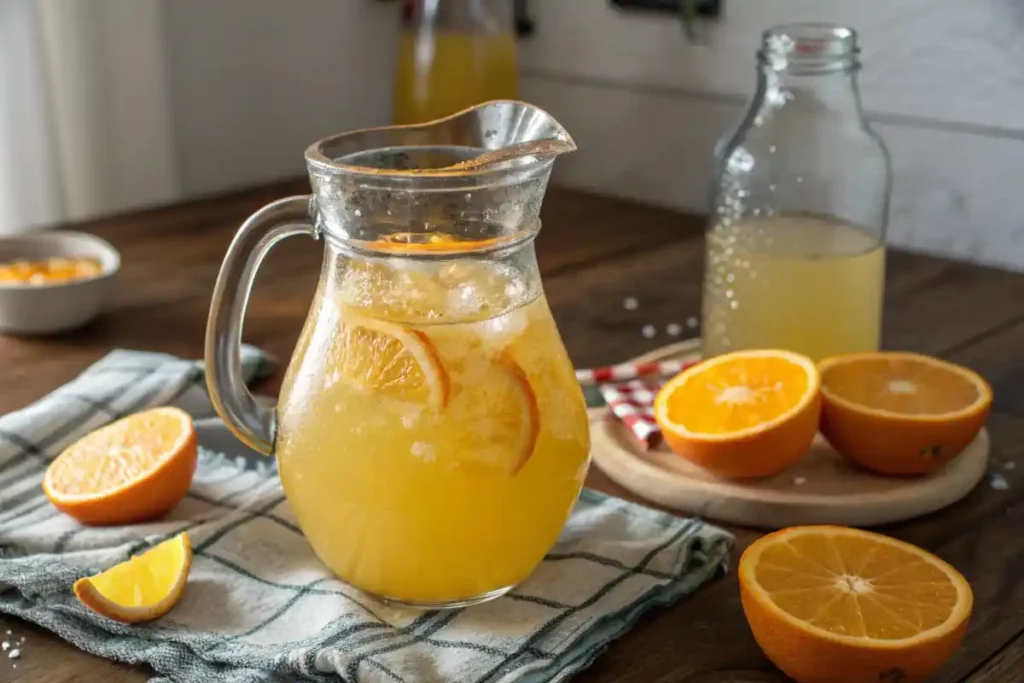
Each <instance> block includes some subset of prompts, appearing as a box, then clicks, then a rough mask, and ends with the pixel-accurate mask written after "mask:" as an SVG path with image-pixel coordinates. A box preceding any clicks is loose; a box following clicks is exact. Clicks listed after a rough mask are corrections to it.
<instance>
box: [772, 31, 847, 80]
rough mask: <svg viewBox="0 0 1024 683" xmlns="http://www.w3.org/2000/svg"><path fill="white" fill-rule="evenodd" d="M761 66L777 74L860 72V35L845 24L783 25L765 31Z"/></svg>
mask: <svg viewBox="0 0 1024 683" xmlns="http://www.w3.org/2000/svg"><path fill="white" fill-rule="evenodd" d="M757 56H758V62H759V63H760V64H761V65H762V66H764V67H767V68H769V69H772V70H774V71H786V72H789V73H801V74H814V73H833V72H837V71H853V70H856V69H859V68H860V57H859V56H860V47H859V46H858V44H857V32H856V31H855V30H854V29H852V28H850V27H848V26H843V25H841V24H832V23H827V22H806V23H792V24H780V25H778V26H773V27H771V28H769V29H767V30H765V31H764V33H762V35H761V49H760V50H759V51H758V53H757Z"/></svg>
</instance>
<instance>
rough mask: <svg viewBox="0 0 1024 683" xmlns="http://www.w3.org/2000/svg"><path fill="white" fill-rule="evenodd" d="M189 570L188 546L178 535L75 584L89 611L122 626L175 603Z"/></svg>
mask: <svg viewBox="0 0 1024 683" xmlns="http://www.w3.org/2000/svg"><path fill="white" fill-rule="evenodd" d="M191 568H192V543H191V541H190V540H189V537H188V534H186V533H185V532H182V533H180V534H178V535H177V536H175V537H174V538H171V539H168V540H166V541H164V542H163V543H160V544H158V545H155V546H153V547H152V548H150V549H149V550H147V551H146V552H144V553H142V554H141V555H136V556H134V557H131V558H129V559H128V560H126V561H124V562H122V563H120V564H116V565H114V566H113V567H111V568H110V569H107V570H106V571H103V572H100V573H99V574H95V575H93V576H87V577H85V578H83V579H79V580H78V581H76V582H75V585H74V586H73V590H74V592H75V596H76V597H77V598H78V599H79V600H81V601H82V603H83V604H84V605H85V606H86V607H88V608H89V609H91V610H93V611H94V612H97V613H99V614H102V615H103V616H105V617H108V618H110V619H114V620H115V621H121V622H124V623H129V624H131V623H136V622H140V621H149V620H150V619H156V618H157V617H161V616H163V615H165V614H167V613H168V612H169V611H171V609H172V608H173V607H174V605H176V604H177V602H178V599H179V598H180V597H181V594H182V592H184V590H185V584H186V582H187V581H188V575H189V571H190V570H191Z"/></svg>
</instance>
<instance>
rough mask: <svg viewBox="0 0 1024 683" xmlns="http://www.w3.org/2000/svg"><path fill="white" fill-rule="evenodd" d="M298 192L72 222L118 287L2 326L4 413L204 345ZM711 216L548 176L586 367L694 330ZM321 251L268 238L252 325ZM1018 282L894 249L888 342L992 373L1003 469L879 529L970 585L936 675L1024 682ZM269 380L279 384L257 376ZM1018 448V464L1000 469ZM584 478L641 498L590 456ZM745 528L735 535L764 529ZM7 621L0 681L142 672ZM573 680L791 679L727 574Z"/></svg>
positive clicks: (548, 258) (263, 319) (565, 286)
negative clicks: (99, 245) (555, 185)
mask: <svg viewBox="0 0 1024 683" xmlns="http://www.w3.org/2000/svg"><path fill="white" fill-rule="evenodd" d="M305 191H306V185H305V183H287V184H282V185H277V186H275V187H270V188H263V189H259V190H254V191H249V192H245V193H241V194H236V195H231V196H226V197H220V198H214V199H208V200H202V201H197V202H193V203H190V204H185V205H181V206H175V207H169V208H163V209H157V210H153V211H148V212H144V213H139V214H135V215H129V216H122V217H116V218H111V219H106V220H101V221H96V222H94V223H90V224H86V225H83V226H77V227H80V228H83V229H86V230H89V231H93V232H95V233H96V234H98V235H101V236H102V237H105V238H106V239H108V240H110V241H111V242H112V243H113V244H114V246H116V247H117V248H118V249H119V250H120V251H121V254H122V258H123V266H122V272H121V276H120V281H119V285H118V293H117V299H116V303H115V304H114V306H113V310H111V311H110V312H109V313H108V314H107V315H105V316H104V317H103V318H102V319H100V320H99V321H97V322H96V323H94V324H92V325H90V326H89V327H87V328H85V329H83V330H80V331H78V332H76V333H73V334H70V335H67V336H64V337H61V338H54V339H38V340H29V339H14V338H7V337H0V413H3V412H7V411H10V410H13V409H15V408H19V407H21V406H23V405H25V404H26V403H28V402H30V401H33V400H35V399H37V398H39V397H40V396H42V395H43V394H45V393H46V392H48V391H50V390H52V389H54V388H56V387H57V386H59V385H60V384H62V383H64V382H66V381H68V380H70V379H71V378H72V377H73V376H74V375H75V374H76V373H78V372H79V371H81V370H82V369H83V368H85V367H86V366H87V365H88V364H89V363H91V362H93V361H95V360H96V359H98V358H99V357H100V356H102V355H103V354H105V353H106V352H107V351H109V350H110V349H112V348H114V347H130V348H137V349H147V350H156V351H166V352H170V353H175V354H179V355H182V356H186V357H196V358H198V357H199V356H201V355H202V352H203V328H204V325H205V322H206V312H207V307H208V305H209V300H210V293H211V291H212V289H213V283H214V279H215V278H216V275H217V270H218V266H219V264H220V261H221V257H222V256H223V254H224V252H225V250H226V248H227V245H228V243H229V241H230V240H231V237H232V235H233V233H234V231H235V229H236V228H237V226H238V225H239V224H240V222H241V221H242V220H243V219H244V218H245V217H246V216H247V215H248V214H249V213H251V212H252V211H254V210H255V209H257V208H258V207H260V206H261V205H263V204H264V203H266V202H268V201H270V200H272V199H274V198H277V197H279V196H284V195H286V194H292V193H302V192H305ZM701 224H702V221H701V220H700V219H698V218H695V217H691V216H684V215H680V214H677V213H674V212H671V211H666V210H662V209H656V208H651V207H646V206H641V205H638V204H634V203H631V202H627V201H623V200H615V199H608V198H601V197H595V196H591V195H587V194H583V193H579V192H571V191H564V190H552V191H551V192H550V194H549V197H548V199H547V202H546V204H545V210H544V229H543V231H542V233H541V236H540V238H539V240H538V253H539V258H540V264H541V270H542V272H543V277H544V285H545V289H546V291H547V293H548V298H549V300H550V302H551V306H552V308H553V310H554V313H555V317H556V318H557V321H558V325H559V327H560V329H561V331H562V335H563V337H564V339H565V342H566V345H567V346H568V348H569V352H570V354H571V355H572V358H573V360H574V361H575V363H576V364H577V365H578V366H589V365H593V364H599V363H609V362H613V361H618V360H622V359H625V358H629V357H632V356H634V355H637V354H639V353H642V352H643V351H646V350H649V349H651V348H653V347H655V346H657V345H661V344H664V343H667V342H668V341H670V339H669V337H668V336H667V335H666V334H665V328H666V325H668V324H669V323H679V324H681V325H683V326H684V328H685V326H686V321H687V319H688V318H690V317H691V316H695V315H697V312H698V308H699V304H700V287H699V283H700V279H701V269H702V258H703V245H702V236H701ZM967 227H969V226H965V228H967ZM321 249H322V246H321V245H320V244H319V243H316V242H313V241H312V240H308V239H301V238H296V239H292V240H287V241H286V242H284V243H283V244H282V245H281V246H280V247H278V248H276V249H275V250H274V251H273V252H272V253H271V255H270V257H269V258H268V260H267V262H266V264H265V265H264V267H263V270H262V271H261V274H260V278H259V284H258V285H257V288H256V292H255V294H254V297H253V301H252V304H251V306H250V309H249V310H250V313H249V318H248V321H247V323H246V327H245V332H246V339H247V341H249V342H252V343H254V344H257V345H259V346H261V347H263V348H265V349H267V350H269V351H271V352H272V353H274V354H277V355H278V356H279V357H281V358H287V357H288V356H289V354H290V352H291V349H292V345H293V344H294V342H295V339H296V337H297V335H298V332H299V327H300V325H301V323H302V320H303V318H304V317H305V315H306V310H307V307H308V305H309V301H310V296H311V294H312V291H313V287H314V284H315V283H316V280H317V276H318V273H319V266H320V256H321ZM1022 292H1024V275H1018V274H1012V273H1008V272H1003V271H998V270H992V269H987V268H982V267H978V266H973V265H967V264H963V263H957V262H953V261H948V260H945V259H940V258H932V257H927V256H920V255H911V254H908V253H904V252H901V251H894V252H892V253H891V256H890V259H889V269H888V280H887V290H886V309H885V310H886V315H885V346H886V347H888V348H902V349H913V350H917V351H922V352H925V353H930V354H937V355H941V356H944V357H946V358H950V359H953V360H955V361H957V362H960V363H965V364H967V365H970V366H972V367H974V368H976V369H977V370H979V371H980V372H982V373H983V374H984V375H985V376H986V377H987V378H988V379H989V381H991V382H992V384H993V386H994V388H995V393H996V405H995V414H994V415H993V417H992V419H991V422H990V425H989V428H990V430H991V433H992V437H993V441H994V444H995V451H994V461H995V464H994V467H996V468H997V469H999V471H1000V472H1001V473H1002V474H1003V475H1004V476H1005V478H1006V480H1007V482H1008V483H1009V489H1008V490H995V489H993V488H992V487H990V486H989V485H988V484H987V483H983V484H982V485H981V486H979V488H978V489H977V490H975V491H974V492H973V493H972V494H971V495H970V496H969V497H968V498H967V499H966V500H964V501H963V502H961V503H959V504H958V505H955V506H953V507H952V508H949V509H948V510H946V511H944V512H941V513H939V514H935V515H931V516H929V517H926V518H924V519H921V520H918V521H915V522H911V523H907V524H900V525H898V526H893V527H891V528H887V529H884V530H883V531H885V532H887V533H890V534H892V535H895V536H897V537H899V538H902V539H905V540H908V541H910V542H913V543H916V544H918V545H920V546H923V547H925V548H927V549H929V550H931V551H933V552H935V553H937V554H939V555H940V556H942V557H944V558H945V559H946V560H948V561H950V562H951V563H952V564H954V565H955V566H956V567H957V568H959V569H960V570H961V571H962V572H963V573H964V574H965V575H966V577H967V578H968V580H969V581H970V582H971V584H972V586H973V587H974V591H975V600H976V604H975V610H974V618H973V620H972V622H971V627H970V630H969V632H968V634H967V637H966V640H965V641H964V644H963V646H962V647H961V649H960V650H959V651H958V652H957V653H956V655H955V656H954V657H953V658H952V660H951V661H950V662H949V663H948V665H947V666H946V667H945V668H944V669H943V670H942V672H941V673H940V674H939V676H938V677H937V679H936V680H937V681H970V682H971V683H981V682H983V681H984V682H986V683H993V682H996V681H999V682H1005V683H1010V682H1011V681H1015V682H1020V681H1024V579H1022V578H1021V577H1022V576H1024V531H1022V530H1024V457H1021V455H1022V453H1024V386H1022V385H1024V364H1022V363H1021V360H1022V359H1024V296H1022ZM630 296H632V297H635V298H636V299H637V300H638V302H639V306H638V307H637V308H636V309H635V310H627V309H626V308H624V306H623V299H624V298H625V297H630ZM647 324H653V325H654V326H655V327H656V328H657V330H658V334H657V336H656V337H655V338H653V339H648V338H645V337H644V336H643V335H642V334H641V328H642V327H643V326H645V325H647ZM278 379H279V378H278ZM276 388H277V387H276V384H275V383H274V382H271V383H270V384H269V385H267V386H263V387H260V389H261V390H263V391H271V392H273V391H276ZM1015 459H1018V460H1020V462H1019V465H1020V466H1019V467H1018V468H1015V469H1012V470H1011V469H1003V467H1004V464H1005V463H1008V462H1012V461H1014V460H1015ZM589 484H590V485H591V486H593V487H595V488H599V489H602V490H604V491H608V492H610V493H613V494H616V495H621V496H623V497H627V498H630V497H632V496H630V495H629V494H628V493H626V492H625V491H623V490H622V489H621V488H619V487H618V486H616V485H615V484H614V483H612V482H610V481H609V480H608V479H607V478H606V477H605V476H603V474H602V473H601V472H600V471H599V470H597V469H596V468H594V469H592V471H591V473H590V478H589ZM734 531H735V532H736V534H737V537H738V540H739V543H738V546H739V549H742V548H743V547H744V546H746V545H747V544H748V543H749V542H750V541H751V540H752V539H754V538H756V536H757V534H756V533H755V532H752V531H748V530H744V529H735V530H734ZM7 629H10V630H11V631H12V633H13V635H14V636H16V637H22V636H24V637H25V638H26V643H25V645H24V646H23V648H22V656H21V658H20V659H17V660H9V659H7V658H6V657H3V656H2V654H0V680H2V681H24V682H26V683H27V682H28V681H32V682H33V683H53V682H56V681H61V682H63V681H75V682H76V683H89V682H96V683H100V682H102V683H117V682H118V681H144V680H146V673H145V672H143V671H140V670H137V669H131V668H128V667H125V666H121V665H117V664H112V663H109V662H106V661H103V660H100V659H96V658H94V657H91V656H89V655H86V654H84V653H81V652H79V651H77V650H75V649H74V648H72V647H71V646H69V645H66V644H64V643H63V642H61V641H60V640H58V639H57V638H55V637H52V636H50V635H49V634H47V633H45V632H44V631H41V630H39V629H37V628H34V627H31V626H29V625H27V624H25V623H22V622H19V621H16V620H13V619H7V618H2V617H0V630H7ZM8 637H9V636H0V639H6V638H8ZM14 664H17V668H14V667H13V665H14ZM576 680H577V681H579V683H611V682H612V681H616V682H618V683H681V682H683V681H687V682H688V683H698V682H700V683H711V682H712V681H722V682H725V681H780V680H783V677H782V676H781V674H779V673H778V672H776V671H775V670H774V669H773V668H772V666H771V665H770V664H769V663H768V662H767V661H766V660H765V658H764V657H763V656H762V655H761V653H760V651H759V650H758V648H757V646H756V645H755V643H754V641H753V639H752V638H751V635H750V632H749V630H748V629H747V626H746V624H745V622H744V620H743V616H742V613H741V611H740V604H739V593H738V590H737V586H736V579H735V576H734V575H730V576H729V577H727V578H725V579H722V580H719V581H717V582H715V583H713V584H711V585H709V586H707V587H705V588H703V589H701V590H700V591H699V592H698V593H697V594H696V595H694V596H693V597H691V598H689V599H686V600H683V601H682V602H680V603H679V604H677V605H675V606H674V607H672V608H670V609H666V610H662V611H659V612H657V613H655V614H651V615H649V616H647V617H645V618H644V619H643V620H642V621H641V622H640V623H639V624H637V625H636V627H635V628H634V629H633V630H632V631H631V632H630V633H629V634H627V635H626V636H625V637H623V638H622V639H621V640H620V641H618V642H617V643H615V644H614V646H613V647H611V648H610V649H609V651H608V652H607V653H606V654H604V655H603V656H602V657H601V658H600V659H599V660H598V661H597V663H596V664H594V666H593V667H592V668H591V669H589V670H588V671H586V672H584V673H582V674H581V675H580V676H578V677H577V679H576Z"/></svg>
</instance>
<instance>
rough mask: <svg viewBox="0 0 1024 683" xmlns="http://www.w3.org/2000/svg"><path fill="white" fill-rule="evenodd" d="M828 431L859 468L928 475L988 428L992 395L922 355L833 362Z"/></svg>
mask: <svg viewBox="0 0 1024 683" xmlns="http://www.w3.org/2000/svg"><path fill="white" fill-rule="evenodd" d="M818 367H819V369H820V371H821V393H822V416H821V433H822V434H823V435H824V436H825V438H826V439H827V440H828V442H829V443H830V444H831V445H832V447H833V448H835V449H836V451H838V452H839V453H840V454H842V455H843V456H845V457H847V458H849V459H850V460H852V461H853V462H855V463H857V464H858V465H860V466H862V467H864V468H866V469H869V470H873V471H875V472H880V473H882V474H891V475H913V474H926V473H928V472H931V471H933V470H935V469H937V468H938V467H940V466H942V465H943V464H945V463H946V462H948V461H949V460H951V459H952V458H955V457H956V456H957V455H959V454H960V453H961V452H963V450H964V449H965V448H967V446H968V444H970V443H971V441H973V440H974V438H975V437H976V436H977V435H978V432H979V431H980V430H981V428H982V426H983V425H984V424H985V420H986V419H987V417H988V414H989V411H990V409H991V407H992V389H991V388H990V387H989V385H988V383H987V382H986V381H985V380H984V379H982V378H981V377H980V376H979V375H978V374H977V373H975V372H973V371H971V370H969V369H967V368H965V367H962V366H959V365H955V364H953V363H948V362H946V361H942V360H939V359H937V358H931V357H929V356H923V355H920V354H916V353H902V352H880V353H860V354H850V355H844V356H837V357H835V358H828V359H826V360H824V361H822V362H821V363H820V364H819V366H818Z"/></svg>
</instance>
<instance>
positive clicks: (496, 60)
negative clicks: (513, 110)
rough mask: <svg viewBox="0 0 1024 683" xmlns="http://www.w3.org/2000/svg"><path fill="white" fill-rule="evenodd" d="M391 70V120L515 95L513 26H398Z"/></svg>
mask: <svg viewBox="0 0 1024 683" xmlns="http://www.w3.org/2000/svg"><path fill="white" fill-rule="evenodd" d="M399 41H400V42H399V49H398V69H397V73H396V74H395V91H394V119H395V123H399V124H403V123H422V122H424V121H430V120H432V119H436V118H440V117H442V116H447V115H448V114H452V113H455V112H457V111H460V110H462V109H465V108H466V107H471V106H473V105H474V104H479V103H480V102H485V101H487V100H497V99H515V98H516V97H517V96H518V89H517V85H516V83H517V80H516V78H517V76H516V43H515V36H514V35H513V34H512V32H501V33H484V32H478V33H472V32H469V31H457V30H451V29H443V30H437V31H435V32H432V33H430V35H429V36H421V35H420V34H419V33H417V32H416V31H413V30H407V31H403V33H402V35H401V37H400V39H399Z"/></svg>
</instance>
